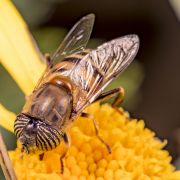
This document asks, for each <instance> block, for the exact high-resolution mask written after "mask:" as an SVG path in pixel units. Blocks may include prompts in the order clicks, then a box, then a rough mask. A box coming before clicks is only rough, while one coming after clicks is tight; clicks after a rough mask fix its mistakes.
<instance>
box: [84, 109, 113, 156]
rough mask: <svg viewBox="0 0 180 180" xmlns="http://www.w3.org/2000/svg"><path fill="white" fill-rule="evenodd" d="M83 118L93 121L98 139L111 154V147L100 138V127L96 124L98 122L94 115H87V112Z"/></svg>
mask: <svg viewBox="0 0 180 180" xmlns="http://www.w3.org/2000/svg"><path fill="white" fill-rule="evenodd" d="M81 116H82V117H86V118H89V119H91V120H92V121H93V124H94V129H95V133H96V136H97V137H98V139H99V140H100V141H101V142H102V143H103V144H104V145H105V146H106V148H107V150H108V153H109V154H110V153H111V148H110V146H109V145H108V144H107V143H106V142H105V141H104V140H103V139H102V137H101V136H99V131H98V125H97V123H96V120H95V118H94V116H93V115H92V114H88V113H85V112H82V114H81Z"/></svg>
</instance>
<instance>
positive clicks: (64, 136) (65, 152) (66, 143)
mask: <svg viewBox="0 0 180 180" xmlns="http://www.w3.org/2000/svg"><path fill="white" fill-rule="evenodd" d="M62 138H63V140H64V143H65V145H66V148H65V151H64V152H63V153H62V154H61V156H60V163H61V174H63V172H64V163H63V159H64V157H65V156H66V154H67V152H68V149H69V147H70V143H69V139H68V136H67V134H66V133H64V134H63V136H62Z"/></svg>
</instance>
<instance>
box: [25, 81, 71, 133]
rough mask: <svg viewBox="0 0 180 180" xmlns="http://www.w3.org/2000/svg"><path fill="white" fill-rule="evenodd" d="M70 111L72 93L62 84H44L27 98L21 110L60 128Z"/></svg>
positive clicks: (67, 118)
mask: <svg viewBox="0 0 180 180" xmlns="http://www.w3.org/2000/svg"><path fill="white" fill-rule="evenodd" d="M71 111H72V95H71V93H70V90H69V89H67V88H66V87H65V86H63V85H57V84H53V83H47V84H44V85H43V86H42V87H41V88H39V89H38V90H36V91H35V92H34V93H32V95H31V96H30V97H29V98H28V100H27V102H26V104H25V106H24V108H23V112H24V113H27V114H30V115H31V116H32V117H36V118H39V119H41V120H42V121H45V122H46V123H47V124H49V125H52V126H55V127H56V128H57V129H59V130H62V129H63V127H64V126H65V124H66V122H67V121H68V120H69V118H70V115H71Z"/></svg>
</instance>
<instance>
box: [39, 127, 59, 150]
mask: <svg viewBox="0 0 180 180" xmlns="http://www.w3.org/2000/svg"><path fill="white" fill-rule="evenodd" d="M61 139H62V134H61V133H60V132H58V131H57V130H56V129H54V128H52V127H51V126H49V125H46V124H42V125H40V126H38V130H37V136H36V146H37V147H38V149H40V150H43V151H47V150H51V149H54V148H56V147H57V146H58V145H59V144H60V141H61Z"/></svg>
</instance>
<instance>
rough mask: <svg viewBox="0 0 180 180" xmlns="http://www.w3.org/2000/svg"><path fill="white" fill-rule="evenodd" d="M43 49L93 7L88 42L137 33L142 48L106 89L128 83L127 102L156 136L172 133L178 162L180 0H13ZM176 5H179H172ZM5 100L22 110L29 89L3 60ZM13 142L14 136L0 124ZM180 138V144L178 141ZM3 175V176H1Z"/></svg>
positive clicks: (1, 99) (0, 79) (0, 81)
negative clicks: (24, 90) (22, 86)
mask: <svg viewBox="0 0 180 180" xmlns="http://www.w3.org/2000/svg"><path fill="white" fill-rule="evenodd" d="M13 2H14V4H15V5H16V7H17V8H18V10H19V11H20V12H21V14H22V16H23V17H24V19H25V20H26V22H27V23H28V25H29V28H30V30H31V32H32V34H33V35H34V37H35V39H36V40H37V42H38V45H39V47H40V49H41V51H42V52H43V53H45V52H49V53H52V52H53V51H54V50H55V49H56V48H57V47H58V45H59V43H60V42H61V41H62V39H63V37H64V36H65V34H66V33H67V32H68V29H70V28H71V27H72V26H73V25H74V23H75V22H76V21H77V20H78V19H80V18H81V17H82V16H84V15H86V14H88V13H94V14H95V15H96V22H95V26H94V30H93V33H92V39H91V40H90V42H89V44H88V47H90V48H95V47H97V45H99V44H101V43H103V42H105V41H107V40H110V39H113V38H116V37H119V36H123V35H126V34H131V33H133V34H138V36H139V37H140V42H141V44H140V50H139V53H138V55H137V57H136V60H135V61H134V62H133V63H132V65H131V66H130V67H129V68H128V69H127V70H126V71H125V72H124V73H123V74H122V75H121V76H120V77H119V78H118V79H116V80H115V81H113V83H111V85H110V86H109V87H108V88H107V89H112V88H114V87H117V86H123V87H124V88H125V90H126V97H125V101H124V102H123V104H122V106H123V107H125V108H126V109H127V110H128V111H129V112H130V113H131V115H132V116H133V117H136V118H143V119H145V122H146V125H147V127H149V128H151V129H153V130H154V131H155V132H156V134H157V136H158V137H159V138H162V139H164V138H165V139H168V141H169V143H168V146H167V149H168V150H169V151H170V153H171V155H172V156H173V158H174V162H175V163H176V165H177V167H179V166H178V155H179V154H178V153H180V152H178V149H180V148H179V144H180V130H179V127H180V113H179V107H180V96H179V92H180V83H179V77H180V70H179V69H180V68H179V67H180V59H179V57H180V51H179V48H180V23H179V20H178V15H179V14H180V13H179V12H180V10H179V8H178V7H180V3H179V1H178V0H171V1H170V2H171V3H172V4H171V3H170V2H169V1H167V0H165V1H164V0H159V1H156V0H146V1H143V0H137V1H131V0H126V1H125V0H111V1H106V0H99V1H95V0H91V1H83V0H76V1H73V0H38V1H37V0H26V1H21V0H14V1H13ZM173 7H175V11H174V9H173ZM0 87H1V88H0V103H2V104H3V105H4V106H5V107H7V108H8V109H9V110H11V111H13V112H16V113H19V112H20V111H21V108H22V106H23V104H24V95H23V93H22V92H21V91H20V89H19V88H18V86H17V85H16V84H15V82H14V81H13V80H12V78H11V77H10V76H9V75H8V73H7V72H6V70H5V69H4V68H3V67H2V66H1V65H0ZM0 130H1V132H2V133H3V137H4V139H5V142H6V144H7V146H8V149H14V148H15V146H16V145H15V137H14V135H13V134H10V133H8V132H7V131H6V130H4V129H2V128H1V129H0ZM178 143H179V144H178ZM1 177H2V176H0V179H2V178H1Z"/></svg>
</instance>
